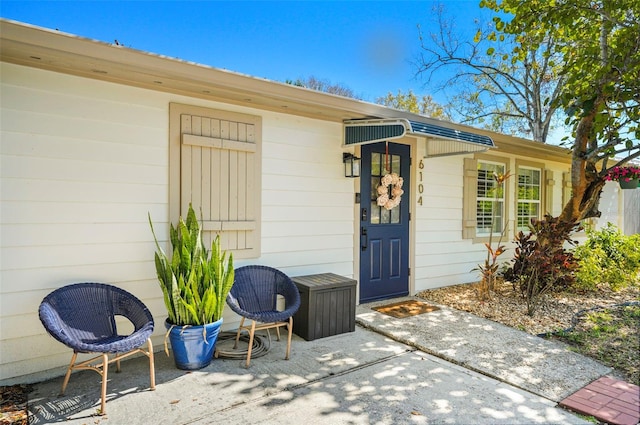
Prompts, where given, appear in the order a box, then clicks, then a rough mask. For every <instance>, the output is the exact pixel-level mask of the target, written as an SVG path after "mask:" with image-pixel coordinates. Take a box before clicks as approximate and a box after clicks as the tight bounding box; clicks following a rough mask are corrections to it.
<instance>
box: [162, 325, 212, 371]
mask: <svg viewBox="0 0 640 425" xmlns="http://www.w3.org/2000/svg"><path fill="white" fill-rule="evenodd" d="M164 325H165V327H166V328H167V329H171V331H170V332H169V341H170V342H171V349H172V351H173V359H174V361H175V363H176V367H177V368H178V369H183V370H196V369H202V368H203V367H207V366H209V363H211V359H212V357H213V352H214V349H215V346H216V341H217V340H218V334H219V333H220V327H221V326H222V319H220V320H218V321H217V322H213V323H209V324H206V325H203V326H174V327H173V328H171V326H172V324H171V323H169V321H168V320H167V321H165V322H164ZM203 329H204V331H205V334H204V335H203ZM205 336H206V338H205Z"/></svg>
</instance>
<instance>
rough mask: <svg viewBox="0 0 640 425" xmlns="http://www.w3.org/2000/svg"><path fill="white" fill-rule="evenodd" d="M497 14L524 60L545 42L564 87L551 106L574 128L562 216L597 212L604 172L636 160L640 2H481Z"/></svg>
mask: <svg viewBox="0 0 640 425" xmlns="http://www.w3.org/2000/svg"><path fill="white" fill-rule="evenodd" d="M480 5H481V6H482V7H487V8H490V9H492V10H494V11H495V12H498V13H499V14H500V15H499V16H500V17H496V18H495V22H496V26H495V28H496V31H495V32H494V33H493V37H498V38H500V36H501V35H503V34H504V35H505V37H510V38H512V39H514V40H515V46H514V48H513V49H512V50H511V52H509V57H508V59H509V60H510V61H512V62H513V63H518V62H523V61H524V60H526V58H527V56H528V55H529V53H530V52H531V51H537V50H538V49H540V46H544V45H548V44H549V42H550V41H553V44H551V46H552V49H551V50H550V51H549V54H551V55H554V56H555V55H558V56H560V57H561V61H559V62H558V61H557V62H556V63H557V64H559V66H560V70H559V73H558V75H560V76H562V78H563V84H562V86H561V88H560V92H559V96H557V97H556V98H555V99H553V101H552V102H553V106H555V107H557V108H563V109H564V110H565V111H566V112H567V115H568V118H567V121H566V122H567V124H570V125H571V126H572V129H573V133H572V164H571V186H572V196H571V199H570V200H569V202H568V203H567V205H565V207H564V210H563V211H562V214H561V215H560V219H561V220H563V221H567V222H572V221H579V220H582V219H584V218H588V217H597V216H599V215H600V212H599V211H598V204H599V200H600V193H601V191H602V188H603V187H604V184H605V180H604V177H605V176H606V174H607V173H608V172H609V170H610V169H611V168H612V167H613V166H618V165H623V164H625V163H627V162H629V161H631V160H633V159H635V158H638V157H640V126H639V124H640V54H639V53H638V52H640V2H638V0H555V1H547V0H482V1H481V3H480Z"/></svg>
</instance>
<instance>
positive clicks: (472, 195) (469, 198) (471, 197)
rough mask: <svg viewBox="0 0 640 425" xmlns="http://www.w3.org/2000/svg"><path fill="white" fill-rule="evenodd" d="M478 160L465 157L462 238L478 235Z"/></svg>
mask: <svg viewBox="0 0 640 425" xmlns="http://www.w3.org/2000/svg"><path fill="white" fill-rule="evenodd" d="M477 186H478V161H477V160H476V159H473V158H465V159H464V175H463V187H462V191H463V196H462V238H463V239H472V238H474V237H475V236H476V227H477V220H476V207H477V206H476V199H477V198H476V196H477V190H478V187H477Z"/></svg>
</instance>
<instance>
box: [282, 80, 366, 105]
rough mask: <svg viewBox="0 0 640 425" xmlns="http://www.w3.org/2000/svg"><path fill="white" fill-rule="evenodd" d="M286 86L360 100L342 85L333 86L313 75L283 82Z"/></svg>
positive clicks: (329, 82)
mask: <svg viewBox="0 0 640 425" xmlns="http://www.w3.org/2000/svg"><path fill="white" fill-rule="evenodd" d="M285 83H286V84H290V85H292V86H296V87H304V88H306V89H310V90H316V91H321V92H325V93H330V94H335V95H338V96H344V97H350V98H352V99H358V100H362V98H361V97H360V96H358V95H356V93H355V92H354V91H353V90H352V89H350V88H349V87H347V86H345V85H342V84H333V83H331V81H329V80H326V79H319V78H316V77H314V76H313V75H312V76H310V77H307V78H304V79H302V78H298V79H297V80H295V81H294V80H290V79H287V80H286V81H285Z"/></svg>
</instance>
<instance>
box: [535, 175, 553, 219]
mask: <svg viewBox="0 0 640 425" xmlns="http://www.w3.org/2000/svg"><path fill="white" fill-rule="evenodd" d="M544 182H545V187H544V193H545V196H544V201H545V202H544V207H543V208H541V214H542V215H543V217H539V218H540V219H543V218H544V214H545V213H546V214H550V215H553V188H554V186H555V185H556V181H555V180H554V178H553V171H551V170H544Z"/></svg>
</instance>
